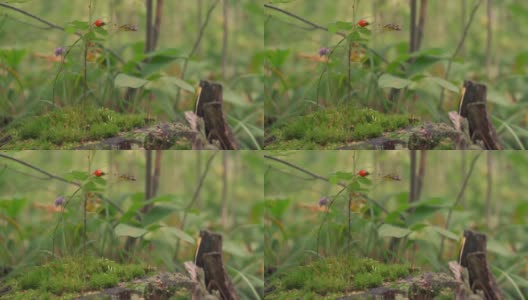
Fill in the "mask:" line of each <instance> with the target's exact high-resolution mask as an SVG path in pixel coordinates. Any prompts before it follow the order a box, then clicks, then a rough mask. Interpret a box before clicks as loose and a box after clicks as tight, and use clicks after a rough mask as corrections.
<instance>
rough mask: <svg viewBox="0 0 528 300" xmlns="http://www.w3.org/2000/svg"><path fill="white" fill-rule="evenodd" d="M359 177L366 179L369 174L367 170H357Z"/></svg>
mask: <svg viewBox="0 0 528 300" xmlns="http://www.w3.org/2000/svg"><path fill="white" fill-rule="evenodd" d="M357 174H358V175H359V176H361V177H366V176H368V175H369V174H370V173H369V172H368V171H367V170H359V172H358V173H357Z"/></svg>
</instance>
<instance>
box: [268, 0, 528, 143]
mask: <svg viewBox="0 0 528 300" xmlns="http://www.w3.org/2000/svg"><path fill="white" fill-rule="evenodd" d="M270 2H271V3H272V5H273V6H275V7H278V8H280V9H283V10H286V11H288V12H291V13H293V14H295V15H297V16H299V17H301V18H304V19H306V20H308V21H311V22H314V23H315V24H317V25H320V26H323V27H329V26H340V25H339V24H337V25H336V22H350V23H349V24H356V23H357V22H358V21H359V20H361V19H365V20H367V21H368V22H370V23H371V24H370V25H369V26H367V27H366V28H368V29H370V34H363V33H362V35H361V37H362V38H363V39H364V40H360V39H359V38H358V36H354V37H353V38H352V39H353V40H354V41H355V42H354V43H353V47H352V49H351V53H350V59H347V57H348V49H347V42H346V41H344V42H341V43H339V42H340V41H341V40H342V37H341V36H338V35H336V34H334V33H329V32H325V31H322V30H319V29H314V28H313V27H312V26H310V25H308V24H305V23H303V22H301V21H299V20H296V19H295V18H293V17H291V16H287V15H285V14H283V13H281V12H278V11H276V10H273V9H269V8H265V12H266V14H267V18H266V20H265V38H264V40H265V48H266V51H267V58H268V61H267V68H266V70H267V71H266V81H265V90H266V100H265V115H266V122H265V123H266V126H267V127H266V132H268V131H269V130H270V129H273V128H274V127H276V126H279V127H280V126H281V124H284V123H288V122H289V120H291V118H293V117H296V116H300V115H306V114H308V113H310V112H313V111H316V110H322V109H325V108H332V107H336V106H340V105H352V106H353V107H370V108H374V109H377V110H381V111H385V112H387V113H397V112H408V113H411V114H413V115H415V116H417V117H419V118H420V119H422V120H424V121H429V120H431V121H435V122H437V121H444V122H447V123H450V121H449V118H448V115H447V112H448V111H456V110H458V104H459V100H460V89H461V87H462V85H463V81H464V80H474V81H478V82H481V83H484V84H486V85H487V88H488V101H489V112H490V113H491V115H492V121H493V123H494V125H495V126H496V128H497V130H498V133H499V137H500V139H501V140H502V141H503V142H504V144H505V145H507V148H513V149H524V148H526V145H528V143H527V139H526V137H527V134H528V131H526V120H527V116H528V109H527V108H528V105H527V104H528V89H527V86H528V85H527V84H526V83H527V82H528V78H527V70H528V69H527V63H528V60H527V58H528V52H527V51H526V48H525V47H524V43H523V41H522V38H520V37H522V36H525V35H526V34H527V30H526V29H525V28H527V26H526V25H527V24H528V6H527V4H526V3H522V2H519V1H515V0H506V1H480V0H475V1H472V0H461V1H427V10H426V15H425V27H424V32H423V39H422V43H421V47H420V49H419V50H418V51H417V52H415V54H413V57H414V61H413V62H412V63H406V61H407V60H408V59H409V58H411V57H410V56H409V53H408V52H409V35H410V7H409V3H410V1H388V0H373V1H362V0H355V1H352V0H336V1H316V0H296V1H270ZM417 2H418V3H420V2H421V1H417ZM479 3H480V5H478V4H479ZM477 5H478V8H477V10H476V13H475V15H474V18H473V19H472V21H471V22H470V16H471V13H472V11H473V8H474V7H476V6H477ZM488 5H489V7H488ZM418 7H419V6H418ZM419 13H420V11H419V9H418V15H419ZM488 14H489V15H490V16H491V18H489V17H488ZM467 24H470V26H469V27H468V31H467V34H466V35H464V30H465V26H466V25H467ZM488 24H490V25H491V27H490V32H491V38H488ZM341 25H342V26H344V25H343V24H341ZM386 25H397V26H399V27H400V28H401V30H400V31H395V30H388V29H387V28H384V26H386ZM344 27H346V26H344ZM354 30H355V29H352V30H349V31H347V30H344V29H340V30H338V31H341V32H344V33H350V32H354ZM463 37H464V38H463ZM461 40H463V43H462V44H459V43H460V41H461ZM488 41H489V44H490V48H489V49H490V54H489V55H487V44H488ZM459 46H460V50H459V52H458V53H457V55H456V56H455V57H452V56H453V54H454V53H455V51H456V49H457V48H458V47H459ZM321 48H328V49H329V50H330V51H332V52H331V53H330V54H329V55H327V57H329V59H328V60H327V59H326V57H321V56H320V55H319V50H320V49H321ZM349 61H350V81H349V79H348V78H349V68H348V62H349ZM402 64H403V65H405V70H403V68H402V67H401V66H402ZM449 65H450V66H449ZM448 69H449V75H448V77H447V78H445V77H444V76H445V74H446V72H447V70H448ZM388 75H391V76H396V77H398V78H400V79H402V81H400V80H397V79H394V78H393V77H387V76H388ZM381 78H383V79H384V80H380V79H381ZM387 78H389V79H388V80H385V79H387ZM444 79H445V80H444ZM398 84H402V85H404V86H406V88H407V89H406V90H405V91H404V93H402V94H401V96H399V98H398V97H397V98H396V100H388V99H389V96H390V94H391V87H394V86H396V85H398ZM349 85H350V90H348V86H349ZM347 107H348V106H347Z"/></svg>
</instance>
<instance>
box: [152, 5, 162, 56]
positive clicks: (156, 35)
mask: <svg viewBox="0 0 528 300" xmlns="http://www.w3.org/2000/svg"><path fill="white" fill-rule="evenodd" d="M162 15H163V0H158V1H157V2H156V17H155V19H154V33H153V37H152V49H156V47H157V46H158V39H159V35H160V32H161V16H162Z"/></svg>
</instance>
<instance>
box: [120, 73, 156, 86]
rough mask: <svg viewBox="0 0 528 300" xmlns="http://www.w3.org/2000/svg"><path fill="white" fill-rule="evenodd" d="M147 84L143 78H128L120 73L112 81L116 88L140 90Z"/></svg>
mask: <svg viewBox="0 0 528 300" xmlns="http://www.w3.org/2000/svg"><path fill="white" fill-rule="evenodd" d="M147 83H148V80H145V79H143V78H139V77H135V76H130V75H127V74H124V73H120V74H118V75H117V76H116V78H115V80H114V85H115V86H116V87H118V88H120V87H121V88H123V87H124V88H135V89H137V88H140V87H142V86H144V85H145V84H147Z"/></svg>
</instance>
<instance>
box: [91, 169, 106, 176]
mask: <svg viewBox="0 0 528 300" xmlns="http://www.w3.org/2000/svg"><path fill="white" fill-rule="evenodd" d="M93 174H94V175H95V176H97V177H101V176H103V175H104V174H105V173H104V172H103V171H101V170H99V169H97V170H95V171H94V172H93Z"/></svg>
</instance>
